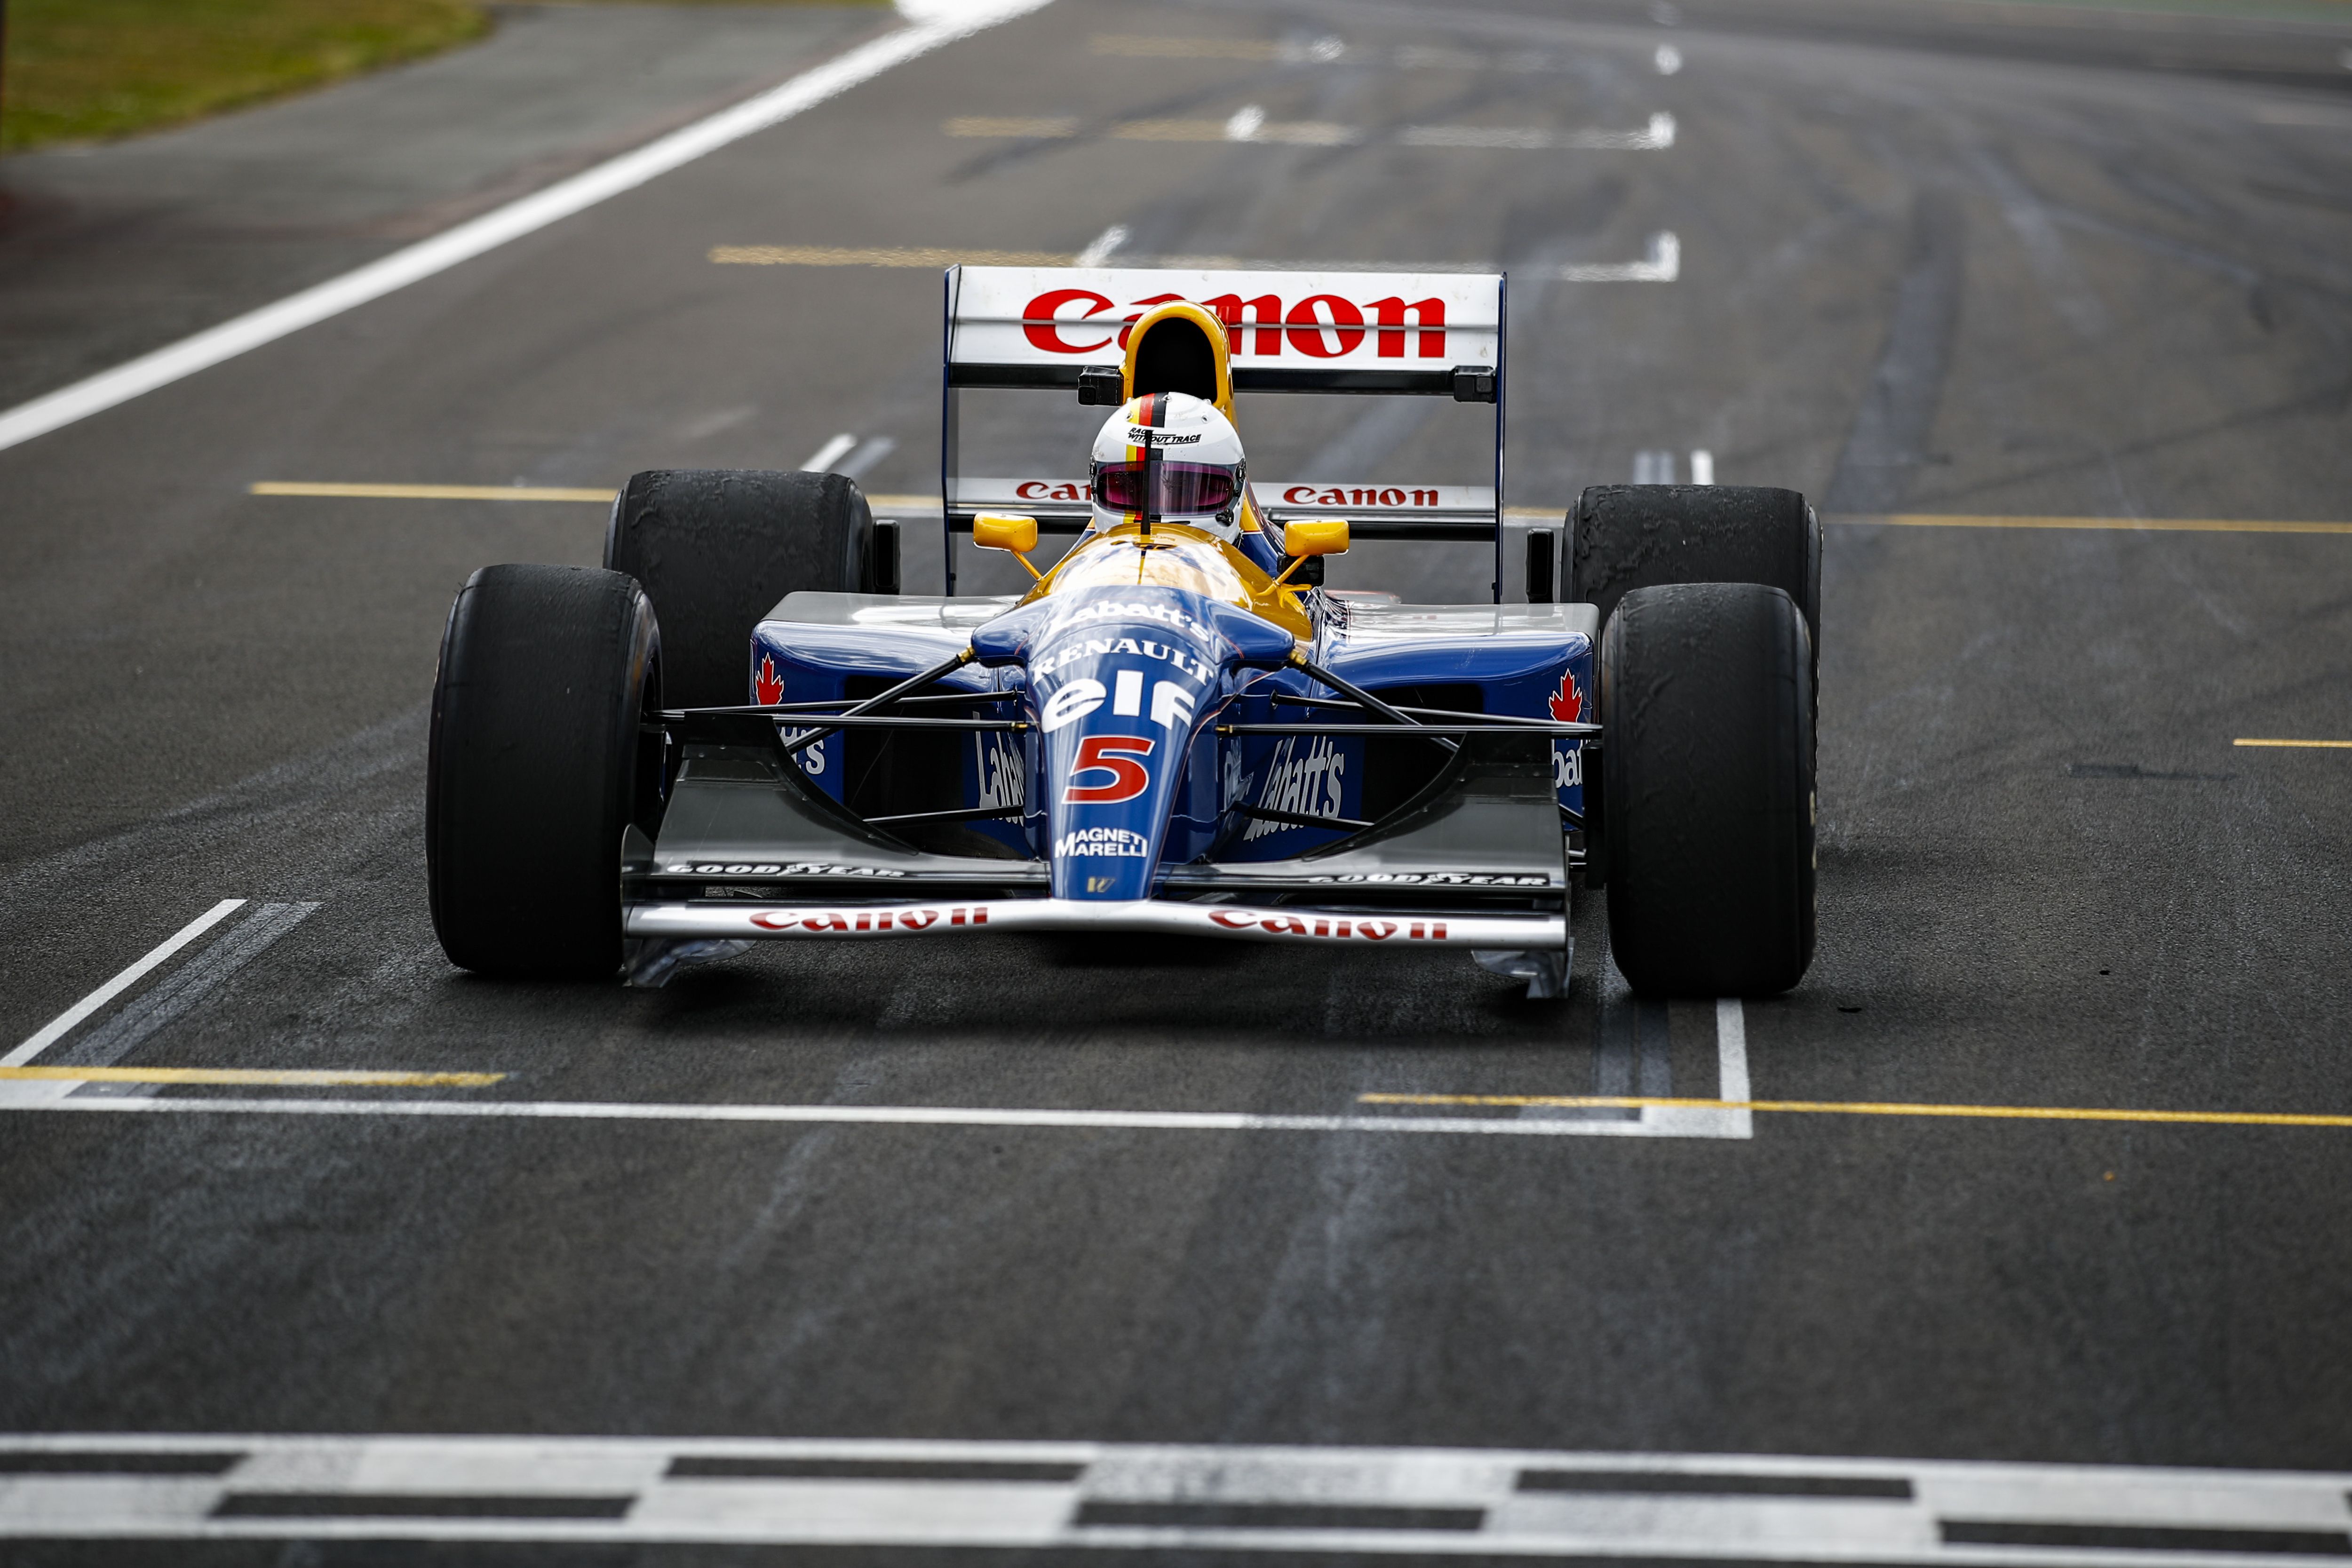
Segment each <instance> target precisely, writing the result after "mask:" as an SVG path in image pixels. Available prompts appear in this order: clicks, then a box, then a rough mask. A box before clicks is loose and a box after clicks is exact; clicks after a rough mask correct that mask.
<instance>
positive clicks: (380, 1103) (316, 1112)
mask: <svg viewBox="0 0 2352 1568" xmlns="http://www.w3.org/2000/svg"><path fill="white" fill-rule="evenodd" d="M42 1087H47V1086H46V1085H44V1086H42ZM0 1110H89V1111H128V1112H154V1113H157V1114H164V1115H169V1114H175V1113H176V1114H184V1115H195V1116H207V1115H210V1116H219V1115H254V1116H408V1117H435V1116H439V1117H457V1118H461V1119H462V1118H473V1119H476V1120H485V1121H731V1122H737V1123H749V1124H761V1123H767V1124H774V1123H812V1122H814V1123H834V1124H843V1123H845V1124H849V1125H853V1126H895V1127H1041V1128H1087V1129H1109V1130H1116V1131H1144V1132H1152V1131H1162V1132H1454V1133H1495V1134H1501V1135H1503V1136H1507V1137H1523V1138H1525V1137H1534V1138H1559V1137H1601V1138H1609V1137H1617V1138H1643V1137H1648V1138H1659V1137H1676V1136H1679V1137H1685V1138H1740V1137H1746V1136H1748V1134H1747V1133H1746V1132H1745V1131H1738V1132H1735V1131H1729V1130H1728V1129H1729V1127H1730V1125H1731V1122H1732V1121H1733V1120H1734V1119H1737V1120H1738V1121H1740V1122H1742V1123H1745V1122H1746V1121H1748V1112H1747V1111H1744V1110H1712V1109H1707V1108H1703V1107H1693V1108H1684V1107H1678V1106H1653V1107H1650V1108H1649V1109H1648V1110H1645V1111H1644V1113H1643V1114H1644V1116H1645V1117H1648V1118H1652V1119H1654V1120H1649V1121H1535V1120H1528V1121H1522V1120H1519V1119H1517V1118H1504V1117H1499V1116H1412V1115H1386V1116H1279V1115H1273V1116H1266V1115H1257V1114H1254V1113H1251V1112H1247V1111H1232V1110H1045V1109H1038V1108H1033V1107H1011V1108H998V1107H994V1106H965V1105H709V1104H697V1103H693V1102H680V1101H643V1100H293V1099H287V1100H255V1099H227V1098H222V1099H211V1098H204V1099H196V1098H190V1099H173V1100H157V1099H139V1100H79V1099H74V1100H33V1099H31V1098H30V1097H29V1096H27V1097H25V1098H23V1099H17V1098H15V1097H12V1096H10V1095H7V1094H5V1093H0Z"/></svg>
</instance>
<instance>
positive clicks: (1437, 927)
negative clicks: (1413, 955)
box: [1429, 921, 1445, 942]
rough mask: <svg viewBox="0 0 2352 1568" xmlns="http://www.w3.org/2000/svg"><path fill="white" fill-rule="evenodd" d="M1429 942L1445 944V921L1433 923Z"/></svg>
mask: <svg viewBox="0 0 2352 1568" xmlns="http://www.w3.org/2000/svg"><path fill="white" fill-rule="evenodd" d="M1429 940H1430V941H1432V942H1444V940H1445V922H1444V921H1433V922H1431V925H1430V928H1429Z"/></svg>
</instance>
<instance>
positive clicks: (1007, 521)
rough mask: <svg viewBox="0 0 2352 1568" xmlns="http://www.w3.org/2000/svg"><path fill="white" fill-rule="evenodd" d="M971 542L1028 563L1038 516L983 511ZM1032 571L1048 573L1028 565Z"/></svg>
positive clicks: (1036, 574) (1039, 574)
mask: <svg viewBox="0 0 2352 1568" xmlns="http://www.w3.org/2000/svg"><path fill="white" fill-rule="evenodd" d="M1342 526H1343V527H1344V526H1345V525H1344V524H1342ZM971 542H973V543H974V544H977V545H979V546H980V547H981V548H982V550H1009V551H1011V552H1013V558H1014V559H1015V560H1017V561H1019V562H1020V563H1021V564H1022V565H1024V566H1029V552H1031V551H1033V550H1034V549H1036V548H1037V520H1036V519H1035V518H1034V517H1024V516H1022V515H1021V514H1020V513H1019V512H1013V511H984V512H982V513H981V514H980V515H979V516H978V517H975V518H973V519H972V520H971ZM1029 575H1031V576H1032V577H1042V576H1044V575H1045V574H1044V573H1042V572H1040V571H1038V570H1037V568H1035V567H1034V566H1029Z"/></svg>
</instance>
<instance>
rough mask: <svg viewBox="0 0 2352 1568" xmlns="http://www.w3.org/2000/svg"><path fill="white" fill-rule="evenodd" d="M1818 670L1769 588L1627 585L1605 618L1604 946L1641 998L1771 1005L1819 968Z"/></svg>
mask: <svg viewBox="0 0 2352 1568" xmlns="http://www.w3.org/2000/svg"><path fill="white" fill-rule="evenodd" d="M1811 661H1812V646H1811V637H1809V636H1808V635H1807V632H1806V627H1805V621H1804V617H1803V616H1802V615H1801V614H1800V613H1799V611H1798V608H1797V605H1796V603H1795V602H1794V601H1793V600H1791V599H1790V597H1789V595H1787V594H1785V593H1783V592H1782V591H1781V590H1780V589H1779V588H1775V587H1766V586H1762V585H1759V584H1748V583H1695V584H1666V585H1662V586H1658V587H1648V588H1636V589H1633V591H1631V592H1629V593H1627V594H1625V595H1623V596H1622V598H1621V599H1620V600H1619V601H1618V604H1617V606H1616V610H1615V613H1613V614H1612V616H1610V617H1609V622H1608V625H1607V626H1606V627H1604V628H1603V630H1602V632H1601V670H1600V685H1601V711H1602V712H1603V713H1604V714H1606V715H1607V723H1608V733H1607V736H1606V738H1605V742H1604V743H1603V746H1602V749H1601V795H1602V798H1603V799H1604V800H1605V801H1606V802H1607V808H1608V825H1607V838H1608V858H1609V877H1608V889H1609V947H1610V952H1611V953H1612V956H1613V957H1614V958H1615V959H1616V961H1617V967H1618V969H1619V970H1620V971H1622V973H1623V974H1624V976H1625V978H1626V980H1627V981H1628V982H1629V983H1631V984H1632V985H1633V989H1634V990H1635V991H1637V992H1639V993H1642V994H1648V995H1665V996H1743V995H1747V996H1753V995H1769V994H1773V993H1776V992H1780V991H1785V990H1787V989H1788V988H1789V987H1790V986H1791V985H1794V984H1796V983H1797V982H1798V980H1799V979H1801V977H1802V976H1803V974H1804V973H1805V968H1806V966H1807V965H1808V964H1809V963H1811V961H1812V954H1813V705H1812V701H1811V678H1810V673H1809V671H1810V668H1811Z"/></svg>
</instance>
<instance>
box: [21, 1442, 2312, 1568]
mask: <svg viewBox="0 0 2352 1568" xmlns="http://www.w3.org/2000/svg"><path fill="white" fill-rule="evenodd" d="M2347 1486H2352V1475H2332V1474H2319V1473H2309V1472H2279V1471H2259V1470H2191V1469H2166V1468H2153V1467H2124V1466H2087V1465H2026V1464H2000V1463H1951V1462H1931V1461H1914V1460H1903V1459H1871V1458H1778V1457H1768V1456H1758V1455H1693V1454H1643V1453H1622V1454H1610V1453H1553V1452H1542V1451H1513V1450H1508V1449H1489V1448H1350V1447H1185V1446H1161V1445H1151V1444H1108V1443H1106V1444H1097V1443H989V1442H923V1441H915V1442H892V1441H834V1440H825V1439H786V1440H766V1441H762V1440H756V1439H733V1438H727V1439H719V1438H712V1439H693V1438H658V1437H655V1438H648V1437H563V1438H534V1437H502V1436H467V1437H415V1436H325V1437H320V1436H179V1435H173V1436H147V1435H142V1434H125V1433H91V1434H70V1435H56V1434H43V1435H38V1436H0V1538H15V1539H26V1538H48V1539H57V1540H75V1539H79V1540H108V1539H112V1540H128V1539H148V1540H179V1541H192V1540H204V1539H215V1540H218V1539H230V1540H235V1539H246V1540H253V1539H272V1540H288V1539H297V1540H299V1539H311V1540H350V1539H372V1540H389V1541H503V1542H566V1543H568V1542H738V1543H755V1544H779V1545H794V1544H807V1545H815V1544H833V1545H877V1546H893V1545H902V1546H933V1547H940V1546H944V1547H993V1548H1003V1547H1008V1546H1013V1547H1029V1548H1045V1547H1078V1548H1095V1549H1118V1548H1130V1549H1132V1548H1160V1549H1166V1548H1197V1549H1219V1550H1225V1551H1237V1552H1345V1553H1358V1554H1375V1553H1377V1554H1386V1553H1406V1552H1417V1553H1444V1554H1449V1555H1455V1554H1461V1555H1466V1554H1480V1555H1497V1556H1523V1557H1578V1556H1598V1557H1676V1558H1684V1559H1691V1560H1702V1561H1705V1560H1716V1561H1729V1562H1775V1561H1801V1562H1811V1563H1820V1562H1838V1561H1853V1562H1866V1563H1985V1564H1990V1563H2021V1562H2030V1563H2083V1564H2086V1565H2088V1564H2100V1563H2120V1562H2132V1563H2166V1564H2172V1565H2176V1568H2179V1565H2192V1564H2194V1565H2203V1564H2211V1565H2214V1568H2221V1565H2222V1564H2231V1563H2235V1564H2242V1563H2247V1562H2249V1561H2266V1562H2278V1561H2282V1560H2290V1561H2291V1560H2294V1559H2296V1558H2301V1557H2307V1556H2342V1555H2345V1554H2346V1553H2347V1552H2352V1512H2347V1503H2346V1489H2347Z"/></svg>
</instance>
